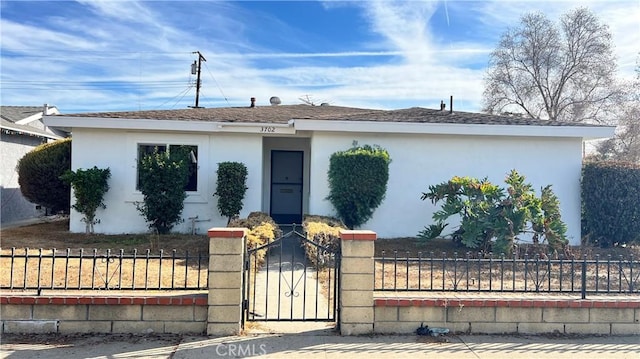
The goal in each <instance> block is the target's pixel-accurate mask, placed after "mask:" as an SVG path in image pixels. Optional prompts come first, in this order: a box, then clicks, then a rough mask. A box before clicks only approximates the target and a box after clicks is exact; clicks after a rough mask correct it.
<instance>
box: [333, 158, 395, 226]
mask: <svg viewBox="0 0 640 359" xmlns="http://www.w3.org/2000/svg"><path fill="white" fill-rule="evenodd" d="M389 163H391V157H390V156H389V153H388V152H387V150H385V149H383V148H381V147H379V146H370V145H365V146H361V147H353V148H351V149H349V150H346V151H339V152H335V153H334V154H332V155H331V158H330V161H329V172H328V177H329V196H327V199H328V200H329V201H330V202H331V204H332V205H333V206H334V208H335V209H336V210H337V212H338V217H339V218H340V219H341V220H342V221H343V222H344V224H345V225H346V226H347V227H349V228H354V227H358V226H360V225H362V224H364V223H365V222H366V221H368V220H369V219H370V218H371V216H373V212H374V211H375V209H376V208H378V206H380V204H381V203H382V201H383V200H384V197H385V194H386V191H387V182H388V181H389Z"/></svg>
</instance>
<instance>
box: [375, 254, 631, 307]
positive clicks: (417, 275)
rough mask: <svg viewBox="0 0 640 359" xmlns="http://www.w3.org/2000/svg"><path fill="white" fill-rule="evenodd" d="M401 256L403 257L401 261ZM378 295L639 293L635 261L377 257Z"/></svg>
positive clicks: (538, 257)
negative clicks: (384, 293) (379, 292)
mask: <svg viewBox="0 0 640 359" xmlns="http://www.w3.org/2000/svg"><path fill="white" fill-rule="evenodd" d="M403 254H404V255H403ZM374 277H375V285H374V289H375V290H377V291H441V292H442V291H451V292H534V293H581V294H582V298H585V296H586V294H598V293H600V294H602V293H606V294H622V293H625V294H629V293H640V261H638V260H634V258H633V256H629V257H628V258H623V256H619V257H617V258H613V257H611V256H607V257H606V258H604V259H603V258H600V257H599V256H596V257H595V258H594V259H562V258H559V259H549V258H541V257H540V256H535V257H533V258H531V257H529V256H525V257H524V258H509V259H508V258H505V256H499V257H494V256H493V255H489V256H488V258H471V256H470V254H467V255H466V256H465V257H458V255H457V254H456V255H454V257H453V258H450V257H449V258H448V257H447V256H446V254H445V253H443V254H442V256H441V257H435V256H434V253H433V252H430V253H427V254H426V255H424V256H423V253H420V252H419V253H418V256H417V257H410V256H409V253H408V252H407V253H402V252H399V251H394V252H393V253H392V254H391V255H390V256H388V255H386V253H385V252H382V256H381V257H376V258H375V275H374Z"/></svg>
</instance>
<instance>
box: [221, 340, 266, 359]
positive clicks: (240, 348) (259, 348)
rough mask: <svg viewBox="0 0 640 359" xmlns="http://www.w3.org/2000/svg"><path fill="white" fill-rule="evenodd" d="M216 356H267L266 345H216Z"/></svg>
mask: <svg viewBox="0 0 640 359" xmlns="http://www.w3.org/2000/svg"><path fill="white" fill-rule="evenodd" d="M216 354H217V355H218V356H221V357H232V358H246V357H253V356H258V355H266V354H267V345H266V344H259V345H258V344H248V343H244V344H243V343H230V344H218V345H216Z"/></svg>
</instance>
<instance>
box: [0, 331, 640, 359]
mask: <svg viewBox="0 0 640 359" xmlns="http://www.w3.org/2000/svg"><path fill="white" fill-rule="evenodd" d="M26 338H27V337H25V338H24V339H26ZM5 341H8V342H6V343H5ZM16 341H20V340H17V338H15V337H5V338H2V351H1V352H0V358H3V359H4V358H11V359H21V358H25V359H31V358H69V359H74V358H93V359H98V358H105V359H106V358H158V359H159V358H172V359H204V358H207V359H210V358H245V357H255V358H349V359H351V358H354V359H358V358H367V359H374V358H386V359H395V358H414V359H415V358H463V359H464V358H475V359H478V358H491V359H493V358H509V359H513V358H536V359H540V358H554V359H555V358H560V359H562V358H572V359H573V358H580V359H589V358H594V359H596V358H597V359H604V358H616V359H623V358H629V359H636V358H639V357H640V337H639V336H587V337H566V336H558V337H552V336H509V335H504V336H497V335H447V336H443V337H438V338H433V337H423V336H417V335H401V336H398V335H372V336H354V337H342V336H339V335H336V334H335V333H334V332H333V331H332V330H312V331H306V332H300V333H295V334H294V333H281V334H277V333H275V334H273V333H272V334H269V333H264V334H247V335H244V336H230V337H206V336H185V337H182V336H178V335H157V336H153V335H129V334H122V335H96V336H91V335H82V336H75V337H73V336H72V337H59V336H58V337H48V338H47V337H44V336H32V337H31V339H30V340H28V341H32V343H27V340H22V342H23V343H21V344H20V343H16ZM45 343H46V344H45Z"/></svg>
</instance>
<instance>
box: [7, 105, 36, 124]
mask: <svg viewBox="0 0 640 359" xmlns="http://www.w3.org/2000/svg"><path fill="white" fill-rule="evenodd" d="M42 110H43V106H38V107H36V106H0V117H1V118H2V119H4V120H7V121H9V122H17V121H20V120H22V119H25V118H27V117H29V116H32V115H35V114H36V113H39V112H42Z"/></svg>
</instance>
